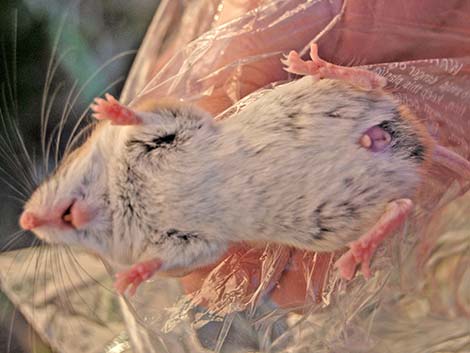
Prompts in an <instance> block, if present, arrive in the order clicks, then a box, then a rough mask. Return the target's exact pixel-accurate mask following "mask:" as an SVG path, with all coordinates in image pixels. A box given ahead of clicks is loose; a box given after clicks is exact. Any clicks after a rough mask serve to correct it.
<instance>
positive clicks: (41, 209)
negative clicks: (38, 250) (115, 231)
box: [20, 124, 111, 253]
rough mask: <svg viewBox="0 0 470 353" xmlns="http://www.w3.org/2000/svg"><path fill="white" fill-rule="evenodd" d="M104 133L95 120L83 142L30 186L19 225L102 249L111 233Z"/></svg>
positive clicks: (58, 239) (47, 236)
mask: <svg viewBox="0 0 470 353" xmlns="http://www.w3.org/2000/svg"><path fill="white" fill-rule="evenodd" d="M105 135H109V131H107V129H106V128H105V126H104V124H97V126H96V127H95V128H94V130H93V132H92V133H91V135H90V137H89V138H88V139H87V140H86V141H85V143H84V144H83V145H81V146H80V147H79V148H77V149H76V150H74V151H73V152H72V153H70V154H69V155H67V156H66V157H65V158H64V159H63V160H62V161H61V163H60V165H59V166H58V168H57V169H56V170H55V171H54V172H53V173H52V174H51V175H50V176H49V177H48V178H47V179H46V180H44V182H43V183H42V184H41V185H40V186H39V187H38V188H37V189H36V190H35V191H34V192H33V194H32V195H31V197H30V199H29V200H28V202H27V203H26V204H25V206H24V212H23V214H22V215H21V217H20V226H21V228H23V229H24V230H31V231H33V232H34V233H35V234H36V235H37V236H38V237H39V238H40V239H43V240H45V241H47V242H49V243H60V244H70V245H74V244H82V245H83V244H84V245H86V246H87V247H89V248H91V249H94V250H96V251H97V252H100V253H103V252H106V251H107V249H108V247H109V244H108V243H107V241H106V240H107V239H109V235H110V233H111V219H110V212H109V208H108V207H107V205H108V204H109V193H108V188H107V175H108V170H107V160H106V158H105V156H106V153H109V152H111V151H110V149H109V148H107V147H105V146H106V145H104V144H102V143H101V141H102V140H103V138H105Z"/></svg>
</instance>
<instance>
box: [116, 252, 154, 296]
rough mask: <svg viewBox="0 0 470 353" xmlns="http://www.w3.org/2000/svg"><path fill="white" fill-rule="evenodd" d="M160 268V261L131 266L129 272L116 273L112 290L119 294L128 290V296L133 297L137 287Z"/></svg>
mask: <svg viewBox="0 0 470 353" xmlns="http://www.w3.org/2000/svg"><path fill="white" fill-rule="evenodd" d="M161 266H162V262H161V261H160V260H157V259H155V260H149V261H143V262H139V263H137V264H135V265H133V266H132V267H131V268H130V269H129V270H127V271H122V272H118V273H117V274H116V281H115V282H114V288H116V290H117V291H118V293H119V294H124V293H125V292H126V291H127V289H129V294H130V295H134V294H135V291H136V290H137V288H138V287H139V285H140V284H141V283H142V282H144V281H145V280H147V279H149V278H150V277H152V276H153V275H154V273H155V272H157V271H158V270H159V269H160V267H161Z"/></svg>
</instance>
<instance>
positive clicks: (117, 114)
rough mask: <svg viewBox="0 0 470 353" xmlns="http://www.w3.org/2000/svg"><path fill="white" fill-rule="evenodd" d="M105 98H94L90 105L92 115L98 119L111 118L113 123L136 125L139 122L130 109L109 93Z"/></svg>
mask: <svg viewBox="0 0 470 353" xmlns="http://www.w3.org/2000/svg"><path fill="white" fill-rule="evenodd" d="M105 97H106V99H103V98H95V103H94V104H92V105H90V108H91V110H92V111H93V113H94V114H93V116H94V117H95V118H96V119H98V120H105V119H107V120H111V122H112V124H113V125H136V124H140V123H141V119H140V118H139V117H138V116H137V114H136V113H135V112H134V111H132V110H131V109H129V108H127V107H126V106H125V105H122V104H121V103H119V102H118V101H117V99H116V98H114V97H113V96H112V95H110V94H109V93H106V95H105Z"/></svg>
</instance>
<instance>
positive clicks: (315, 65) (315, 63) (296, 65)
mask: <svg viewBox="0 0 470 353" xmlns="http://www.w3.org/2000/svg"><path fill="white" fill-rule="evenodd" d="M317 50H318V48H317V45H316V44H312V48H311V53H310V56H311V58H312V60H311V61H305V60H302V58H301V57H300V55H299V53H297V52H296V51H294V50H292V51H291V52H290V53H289V55H287V57H286V58H285V59H284V60H281V61H282V63H283V64H284V65H286V67H285V68H284V70H286V71H287V72H290V73H293V74H297V75H311V76H320V74H321V73H320V71H321V68H323V67H326V66H327V64H328V63H327V62H326V61H323V60H321V59H320V58H319V57H318V51H317ZM319 78H321V77H319Z"/></svg>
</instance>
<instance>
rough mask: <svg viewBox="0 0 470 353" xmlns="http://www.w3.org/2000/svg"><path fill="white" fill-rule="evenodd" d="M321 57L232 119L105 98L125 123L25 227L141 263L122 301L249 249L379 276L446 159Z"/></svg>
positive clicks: (28, 209)
mask: <svg viewBox="0 0 470 353" xmlns="http://www.w3.org/2000/svg"><path fill="white" fill-rule="evenodd" d="M311 55H312V59H313V60H312V61H308V62H305V61H302V60H301V59H300V58H299V57H298V55H297V53H295V52H291V53H290V55H289V57H288V60H287V64H288V70H289V71H291V72H294V73H299V74H307V76H305V77H303V78H301V79H299V80H296V81H293V82H290V83H287V84H284V85H281V86H279V87H276V88H275V89H273V90H272V91H270V92H268V93H266V94H264V95H263V96H262V97H261V98H259V99H258V100H257V101H256V102H254V103H252V104H250V105H248V106H247V107H245V108H244V109H243V110H242V111H241V112H239V113H237V114H236V115H234V116H232V117H231V118H230V119H226V120H223V121H219V122H216V121H214V120H213V118H212V117H211V116H210V115H209V114H207V113H205V112H203V111H201V110H199V109H197V108H195V107H190V106H187V105H183V104H179V103H176V102H171V101H170V102H156V104H155V107H154V109H153V111H152V112H142V111H136V110H133V109H130V108H128V107H125V106H123V105H121V104H120V103H119V102H117V101H116V100H115V99H114V98H113V97H111V96H109V95H107V96H106V99H98V100H97V101H96V104H94V105H93V106H92V109H93V110H94V112H95V116H96V118H98V119H101V120H105V119H106V120H110V121H111V123H110V122H108V121H104V122H101V123H99V124H97V126H96V128H95V129H94V131H93V133H92V134H91V136H90V137H89V139H88V140H87V141H86V142H85V143H84V144H83V145H82V146H81V147H79V148H78V149H76V150H75V151H74V152H73V153H71V154H70V155H69V156H67V157H66V158H65V159H64V160H63V161H62V163H61V164H60V166H59V167H58V168H57V170H56V171H55V172H54V174H53V175H51V176H50V177H49V178H48V179H47V180H46V181H45V182H44V183H43V184H42V185H41V186H40V187H39V188H38V189H37V190H36V191H35V192H34V193H33V195H32V196H31V199H30V200H29V201H28V202H27V204H26V205H25V208H24V212H23V214H22V216H21V219H20V224H21V226H22V228H23V229H28V230H32V231H33V232H34V233H35V234H36V235H37V236H38V237H40V238H41V239H44V240H46V241H48V242H51V243H66V244H80V245H83V246H85V247H87V248H89V249H91V250H92V251H94V252H96V253H98V254H100V255H101V256H104V257H106V258H107V259H108V260H110V261H112V262H113V263H116V264H119V265H124V266H131V265H133V266H132V267H131V268H130V270H127V271H124V272H122V273H121V275H120V276H119V277H118V283H117V288H118V289H119V291H121V292H124V291H125V290H126V289H127V288H130V289H131V291H134V290H135V288H137V286H138V285H139V283H140V282H141V281H143V280H145V279H147V278H148V277H150V276H151V275H152V274H153V273H154V272H155V271H160V272H169V273H171V274H178V273H179V274H182V273H187V272H189V271H191V270H193V269H195V268H197V267H201V266H204V265H208V264H210V263H213V262H214V261H216V260H217V259H218V258H220V257H221V256H222V255H223V253H224V252H225V251H226V250H227V248H228V246H229V245H230V244H232V243H237V242H251V243H257V242H275V243H279V244H285V245H289V246H293V247H297V248H302V249H308V250H314V251H333V250H337V249H340V248H343V247H346V246H349V247H350V251H349V252H347V253H346V254H345V255H343V257H342V258H341V259H340V262H339V264H338V267H339V268H340V271H341V274H342V275H343V276H344V277H346V278H351V277H352V275H353V274H354V269H355V267H356V265H357V264H359V263H362V265H363V271H364V273H365V274H366V275H368V274H369V261H370V257H371V256H372V254H373V252H374V250H375V248H376V247H377V246H378V244H379V243H380V241H382V240H383V239H384V238H385V237H386V235H388V234H389V233H391V231H392V230H393V229H395V228H396V227H397V226H398V225H400V224H401V223H402V222H403V220H404V218H405V216H406V215H407V214H408V212H409V211H410V210H411V206H412V201H411V199H412V198H413V196H414V195H415V192H416V190H417V187H418V185H419V183H420V180H421V178H422V176H423V175H424V174H425V170H426V165H427V164H429V163H430V160H431V159H432V156H433V154H436V151H442V149H441V150H439V149H437V147H436V144H435V143H434V142H433V140H432V138H431V137H430V136H429V134H428V132H427V131H426V129H425V128H424V126H423V125H422V124H421V123H420V122H419V121H418V120H417V119H416V118H415V117H414V116H413V114H412V113H410V112H409V111H408V110H407V109H406V108H405V107H404V106H402V105H400V104H399V103H398V102H397V101H396V100H395V99H394V98H392V96H391V95H389V94H387V93H386V92H385V91H384V90H383V86H384V84H385V82H384V79H383V78H381V77H380V76H377V75H375V74H373V73H371V72H368V71H365V70H358V69H352V68H343V67H339V66H335V65H332V64H329V63H326V62H324V61H322V60H321V59H319V58H318V56H317V55H316V46H315V45H313V46H312V53H311ZM444 154H445V153H444ZM441 155H442V153H441ZM454 157H455V156H454ZM456 160H457V164H458V163H460V162H462V165H463V166H464V167H465V168H467V167H468V162H467V161H460V160H459V159H458V157H457V158H456ZM465 162H467V164H465ZM467 173H468V172H467ZM467 175H468V174H467Z"/></svg>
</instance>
